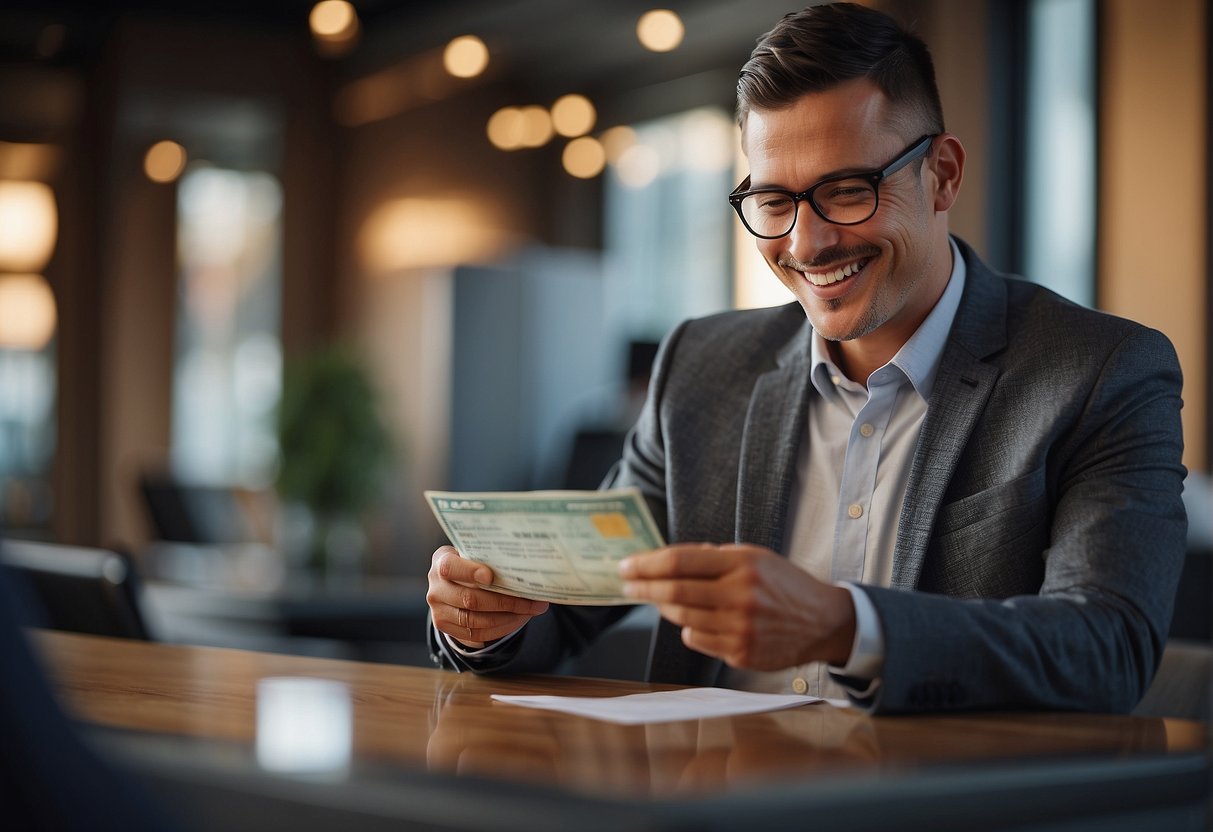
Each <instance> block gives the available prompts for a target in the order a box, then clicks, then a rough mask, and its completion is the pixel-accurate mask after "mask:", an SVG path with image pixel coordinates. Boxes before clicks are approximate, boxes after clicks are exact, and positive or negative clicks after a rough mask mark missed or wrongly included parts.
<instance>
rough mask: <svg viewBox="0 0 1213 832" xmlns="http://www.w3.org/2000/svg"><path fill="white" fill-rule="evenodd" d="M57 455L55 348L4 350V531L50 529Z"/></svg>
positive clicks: (0, 502) (0, 450) (0, 445)
mask: <svg viewBox="0 0 1213 832" xmlns="http://www.w3.org/2000/svg"><path fill="white" fill-rule="evenodd" d="M54 453H55V353H54V342H53V341H52V342H51V344H49V345H48V346H46V347H44V348H42V349H41V350H27V349H8V348H3V347H0V528H4V529H6V530H7V531H9V532H19V533H20V532H34V533H39V532H45V531H46V530H48V529H49V528H50V520H51V484H50V475H51V462H52V460H53V458H54Z"/></svg>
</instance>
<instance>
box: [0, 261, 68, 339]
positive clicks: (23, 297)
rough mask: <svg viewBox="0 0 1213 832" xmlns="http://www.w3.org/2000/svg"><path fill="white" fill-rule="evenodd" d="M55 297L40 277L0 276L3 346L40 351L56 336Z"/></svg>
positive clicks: (0, 326)
mask: <svg viewBox="0 0 1213 832" xmlns="http://www.w3.org/2000/svg"><path fill="white" fill-rule="evenodd" d="M56 321H57V316H56V313H55V296H54V295H53V294H52V293H51V289H50V287H49V286H47V285H46V280H45V279H44V278H43V277H42V276H41V275H37V274H0V347H7V348H10V349H24V350H40V349H42V348H43V347H45V346H46V344H47V342H48V341H50V339H51V336H52V335H54V334H55V323H56Z"/></svg>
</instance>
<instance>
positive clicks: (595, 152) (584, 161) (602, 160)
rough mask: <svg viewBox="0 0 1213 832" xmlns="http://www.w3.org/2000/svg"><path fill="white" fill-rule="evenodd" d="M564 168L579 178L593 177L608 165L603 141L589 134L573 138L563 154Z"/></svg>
mask: <svg viewBox="0 0 1213 832" xmlns="http://www.w3.org/2000/svg"><path fill="white" fill-rule="evenodd" d="M561 161H562V162H563V163H564V169H565V170H566V171H568V172H569V173H570V174H571V175H573V176H576V177H577V178H578V179H592V178H593V177H595V176H597V175H598V174H600V173H602V169H603V168H604V167H605V166H606V151H605V150H604V149H603V147H602V143H601V142H599V141H598V140H597V139H594V138H591V137H589V136H582V137H581V138H579V139H573V140H572V141H571V142H569V143H568V144H567V145H566V146H565V148H564V153H563V154H562V155H561Z"/></svg>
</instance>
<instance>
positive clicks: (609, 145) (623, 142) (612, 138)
mask: <svg viewBox="0 0 1213 832" xmlns="http://www.w3.org/2000/svg"><path fill="white" fill-rule="evenodd" d="M598 140H599V141H601V142H602V146H603V148H605V149H606V157H607V161H608V162H610V163H611V164H615V163H616V162H618V161H619V157H620V156H622V155H623V154H624V152H626V151H627V149H628V148H629V147H631V146H632V145H634V144H636V131H635V130H634V129H632V128H631V127H628V126H627V125H626V124H621V125H619V126H618V127H612V128H611V129H609V130H604V131H603V132H602V135H601V136H599V137H598Z"/></svg>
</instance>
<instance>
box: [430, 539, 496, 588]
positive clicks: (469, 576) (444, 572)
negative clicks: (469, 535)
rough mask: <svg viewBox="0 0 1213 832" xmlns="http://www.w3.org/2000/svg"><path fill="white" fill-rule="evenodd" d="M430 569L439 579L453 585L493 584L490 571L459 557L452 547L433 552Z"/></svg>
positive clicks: (474, 562) (482, 565) (481, 565)
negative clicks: (450, 582)
mask: <svg viewBox="0 0 1213 832" xmlns="http://www.w3.org/2000/svg"><path fill="white" fill-rule="evenodd" d="M430 569H431V571H432V572H434V573H436V574H437V575H438V576H439V577H440V578H442V579H444V580H447V581H453V582H455V583H466V584H480V585H481V586H488V585H489V584H491V583H492V582H493V570H492V569H490V568H489V567H487V566H485V565H484V564H483V563H477V562H476V561H474V560H468V559H467V558H465V557H462V556H460V554H459V551H458V550H457V549H455V547H454V546H443V547H441V548H440V549H438V550H437V551H436V552H434V558H433V560H432V562H431V565H430Z"/></svg>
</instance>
